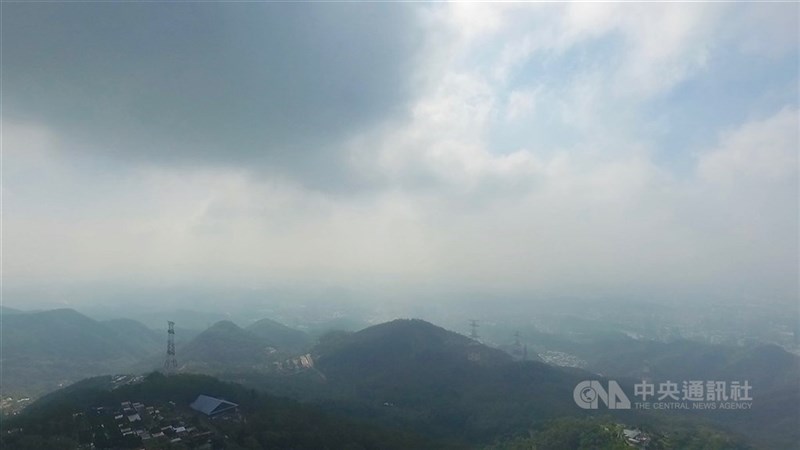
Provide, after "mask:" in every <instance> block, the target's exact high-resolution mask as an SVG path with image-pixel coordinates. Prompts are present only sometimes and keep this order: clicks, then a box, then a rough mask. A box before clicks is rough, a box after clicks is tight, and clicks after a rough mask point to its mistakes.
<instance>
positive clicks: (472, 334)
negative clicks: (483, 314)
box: [469, 319, 480, 341]
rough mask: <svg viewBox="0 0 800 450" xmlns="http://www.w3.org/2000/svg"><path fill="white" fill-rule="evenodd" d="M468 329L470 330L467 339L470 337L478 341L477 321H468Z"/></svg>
mask: <svg viewBox="0 0 800 450" xmlns="http://www.w3.org/2000/svg"><path fill="white" fill-rule="evenodd" d="M469 328H470V332H469V337H471V338H472V339H474V340H476V341H477V340H478V339H480V336H478V321H477V320H475V319H472V320H470V321H469Z"/></svg>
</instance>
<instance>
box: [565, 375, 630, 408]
mask: <svg viewBox="0 0 800 450" xmlns="http://www.w3.org/2000/svg"><path fill="white" fill-rule="evenodd" d="M572 398H574V399H575V404H576V405H578V406H580V407H581V408H583V409H597V407H598V404H599V402H598V400H600V401H602V402H603V403H605V404H606V406H607V407H608V409H631V401H630V400H629V399H628V396H627V395H625V392H623V391H622V388H621V387H619V384H617V382H616V381H613V380H609V381H608V390H606V389H605V388H603V385H602V384H600V382H599V381H597V380H585V381H581V382H580V383H578V384H577V385H576V386H575V389H574V390H573V391H572Z"/></svg>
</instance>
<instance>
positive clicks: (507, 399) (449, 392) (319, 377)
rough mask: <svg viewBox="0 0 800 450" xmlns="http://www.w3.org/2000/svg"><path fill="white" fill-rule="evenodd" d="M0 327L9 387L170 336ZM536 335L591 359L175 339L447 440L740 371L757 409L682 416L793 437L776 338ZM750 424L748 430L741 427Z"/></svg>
mask: <svg viewBox="0 0 800 450" xmlns="http://www.w3.org/2000/svg"><path fill="white" fill-rule="evenodd" d="M3 325H4V330H6V331H4V339H3V345H4V347H3V367H2V370H3V380H4V382H3V390H4V394H11V395H15V396H19V395H25V394H27V395H30V394H36V395H38V394H41V393H44V392H47V391H50V390H52V389H54V388H56V387H57V386H59V385H61V384H64V383H69V382H72V381H76V380H78V379H80V378H83V377H88V376H93V375H98V374H103V373H108V374H111V373H147V372H149V371H150V370H154V369H157V368H159V367H160V365H161V364H162V362H163V348H164V345H165V334H166V333H164V332H163V331H162V332H161V333H158V332H156V331H155V330H152V329H149V328H147V327H146V326H144V325H142V324H141V323H139V322H137V321H134V320H131V319H114V320H106V321H96V320H93V319H90V318H88V317H86V316H84V315H82V314H80V313H78V312H76V311H74V310H67V309H62V310H53V311H42V312H32V313H27V312H22V311H11V312H10V313H4V317H3ZM6 333H7V334H6ZM542 336H544V335H542ZM540 338H541V339H542V341H540V342H539V343H537V342H536V338H535V337H532V338H528V339H526V343H527V344H528V345H530V346H531V348H535V347H538V346H539V345H545V346H547V345H551V346H552V345H553V342H556V343H560V344H558V345H555V346H552V347H550V348H554V349H561V350H566V349H568V350H570V351H573V352H574V353H576V354H578V355H580V356H581V357H584V358H586V361H587V366H586V367H585V368H584V369H577V368H568V367H556V366H551V365H548V364H546V363H543V362H540V361H533V360H529V361H518V360H517V359H518V358H515V357H512V356H511V355H510V354H508V353H506V352H504V351H501V350H499V349H497V348H493V347H490V346H487V345H484V344H481V343H480V342H477V341H475V340H473V339H470V338H468V337H466V336H463V335H460V334H458V333H454V332H452V331H448V330H446V329H443V328H441V327H438V326H436V325H434V324H431V323H429V322H426V321H423V320H418V319H401V320H394V321H390V322H386V323H383V324H379V325H375V326H371V327H367V328H364V329H362V330H360V331H357V332H351V331H331V332H329V333H326V334H324V335H322V336H321V337H320V338H319V339H318V340H316V341H315V340H313V339H311V338H310V337H309V336H308V335H307V334H306V333H304V332H302V331H300V330H296V329H292V328H289V327H286V326H285V325H282V324H280V323H278V322H275V321H273V320H270V319H263V320H259V321H256V322H254V323H252V324H251V325H249V326H248V327H246V328H242V327H239V326H238V325H236V324H235V323H233V322H231V321H220V322H217V323H215V324H213V325H212V326H211V327H209V328H207V329H205V330H202V331H199V332H198V333H197V334H196V336H194V337H193V338H192V339H191V340H190V341H189V342H186V343H184V344H182V345H181V346H180V347H178V349H177V354H178V360H179V372H182V373H207V374H213V375H216V376H219V377H221V378H222V379H227V380H231V381H235V382H237V383H241V384H243V385H244V386H249V387H253V388H256V389H258V390H260V391H267V392H271V393H272V394H276V395H280V396H288V397H293V398H295V399H298V400H301V401H303V402H306V403H309V404H312V405H316V406H315V407H317V408H320V409H321V410H323V411H327V413H329V414H333V415H335V416H347V417H351V418H353V419H357V420H367V421H369V422H371V423H373V424H374V425H376V426H389V427H394V428H400V429H405V430H415V432H419V433H422V434H423V435H425V436H429V437H431V438H435V439H444V440H446V441H447V440H453V439H454V436H460V439H461V440H460V442H462V443H463V442H465V441H464V440H466V442H473V443H478V442H480V443H483V444H486V445H488V444H490V443H491V442H492V441H493V440H495V439H498V438H499V437H501V436H507V435H514V434H516V433H518V432H519V431H520V430H524V429H526V427H527V426H529V425H530V424H532V423H544V422H546V421H547V420H551V419H555V418H558V417H565V416H571V417H581V416H585V411H583V410H580V409H579V408H577V407H576V405H575V403H574V401H573V397H572V391H573V388H574V387H575V385H576V384H577V383H578V382H579V381H581V380H584V379H591V378H593V377H597V376H598V375H596V374H597V373H602V374H603V376H604V377H610V378H616V379H618V380H619V381H620V382H621V383H622V384H623V386H627V388H630V386H631V385H632V384H633V383H634V382H637V381H638V380H641V379H642V378H643V377H644V378H652V379H657V380H662V379H664V380H667V379H672V380H687V379H695V378H698V377H699V378H701V379H737V380H739V379H747V380H749V382H750V383H751V384H752V385H753V386H757V389H758V390H757V391H756V392H757V397H756V399H757V401H756V402H754V403H755V404H754V407H753V409H752V410H749V411H746V412H738V413H737V412H726V413H725V415H722V416H720V415H713V414H705V415H704V414H699V415H698V414H697V413H687V414H688V416H687V417H694V418H695V419H693V420H700V419H699V418H700V417H703V419H702V420H703V421H705V423H707V424H709V426H714V427H720V428H721V429H726V430H729V432H731V433H734V434H736V433H743V434H745V435H747V439H749V440H750V442H753V443H756V444H758V445H769V446H774V445H784V444H787V443H789V442H794V441H792V440H793V439H795V438H800V436H798V434H797V431H796V430H795V428H794V427H793V426H792V425H791V424H792V423H793V422H792V421H793V420H794V419H796V418H798V417H795V416H793V415H792V413H791V411H789V410H786V409H784V408H789V407H790V406H791V405H792V404H793V402H796V401H800V397H799V396H798V393H797V388H796V382H797V380H798V379H800V358H798V357H797V356H795V355H792V354H790V353H787V352H786V351H784V350H782V349H781V348H780V347H777V346H774V345H773V346H764V345H753V346H743V347H742V346H725V345H712V344H703V343H699V342H690V341H685V340H677V341H672V342H658V341H649V340H637V339H632V338H630V337H627V336H624V335H619V336H612V337H609V336H603V335H597V339H596V340H595V341H594V342H592V343H589V344H587V343H586V342H583V343H581V341H573V340H570V339H569V338H568V337H566V336H561V337H558V336H551V337H550V338H549V339H550V340H551V342H549V343H548V342H547V341H546V340H545V339H544V337H540ZM531 339H533V340H531ZM568 342H569V344H567V343H568ZM24 343H27V345H24ZM564 346H567V347H569V348H565V347H564ZM19 349H25V351H20V350H19ZM591 355H593V356H594V357H591ZM532 356H533V355H532ZM615 415H616V416H617V420H622V421H632V420H636V421H643V422H646V423H651V424H657V423H661V424H662V426H667V425H665V424H667V423H668V424H670V425H669V426H673V425H674V424H673V421H674V420H679V419H680V417H683V415H681V414H680V413H678V414H676V413H671V414H669V413H667V414H666V415H665V414H660V415H659V414H656V413H649V412H637V413H634V412H631V411H628V412H625V411H619V412H617V413H615ZM684 415H686V414H684ZM681 420H682V419H681ZM664 421H666V422H664ZM675 423H678V422H675ZM746 424H751V425H753V427H752V428H749V429H747V430H746V431H743V430H742V429H741V427H743V426H745V425H746ZM755 425H758V426H757V427H755ZM734 430H736V431H734ZM455 441H459V439H455ZM455 441H454V442H455Z"/></svg>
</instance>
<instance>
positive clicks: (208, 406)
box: [189, 395, 239, 417]
mask: <svg viewBox="0 0 800 450" xmlns="http://www.w3.org/2000/svg"><path fill="white" fill-rule="evenodd" d="M189 407H190V408H192V409H193V410H195V411H198V412H201V413H203V414H205V415H207V416H209V417H214V416H218V415H220V414H222V413H226V412H236V410H237V408H238V407H239V405H237V404H236V403H232V402H229V401H227V400H223V399H221V398H214V397H209V396H208V395H198V396H197V399H196V400H195V401H193V402H192V404H191V405H189Z"/></svg>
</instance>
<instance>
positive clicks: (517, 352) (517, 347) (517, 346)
mask: <svg viewBox="0 0 800 450" xmlns="http://www.w3.org/2000/svg"><path fill="white" fill-rule="evenodd" d="M526 348H527V347H526ZM511 354H512V355H514V356H515V357H517V358H520V359H523V360H524V359H525V354H524V353H523V350H522V343H521V342H520V340H519V331H515V332H514V345H513V346H512V347H511Z"/></svg>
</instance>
